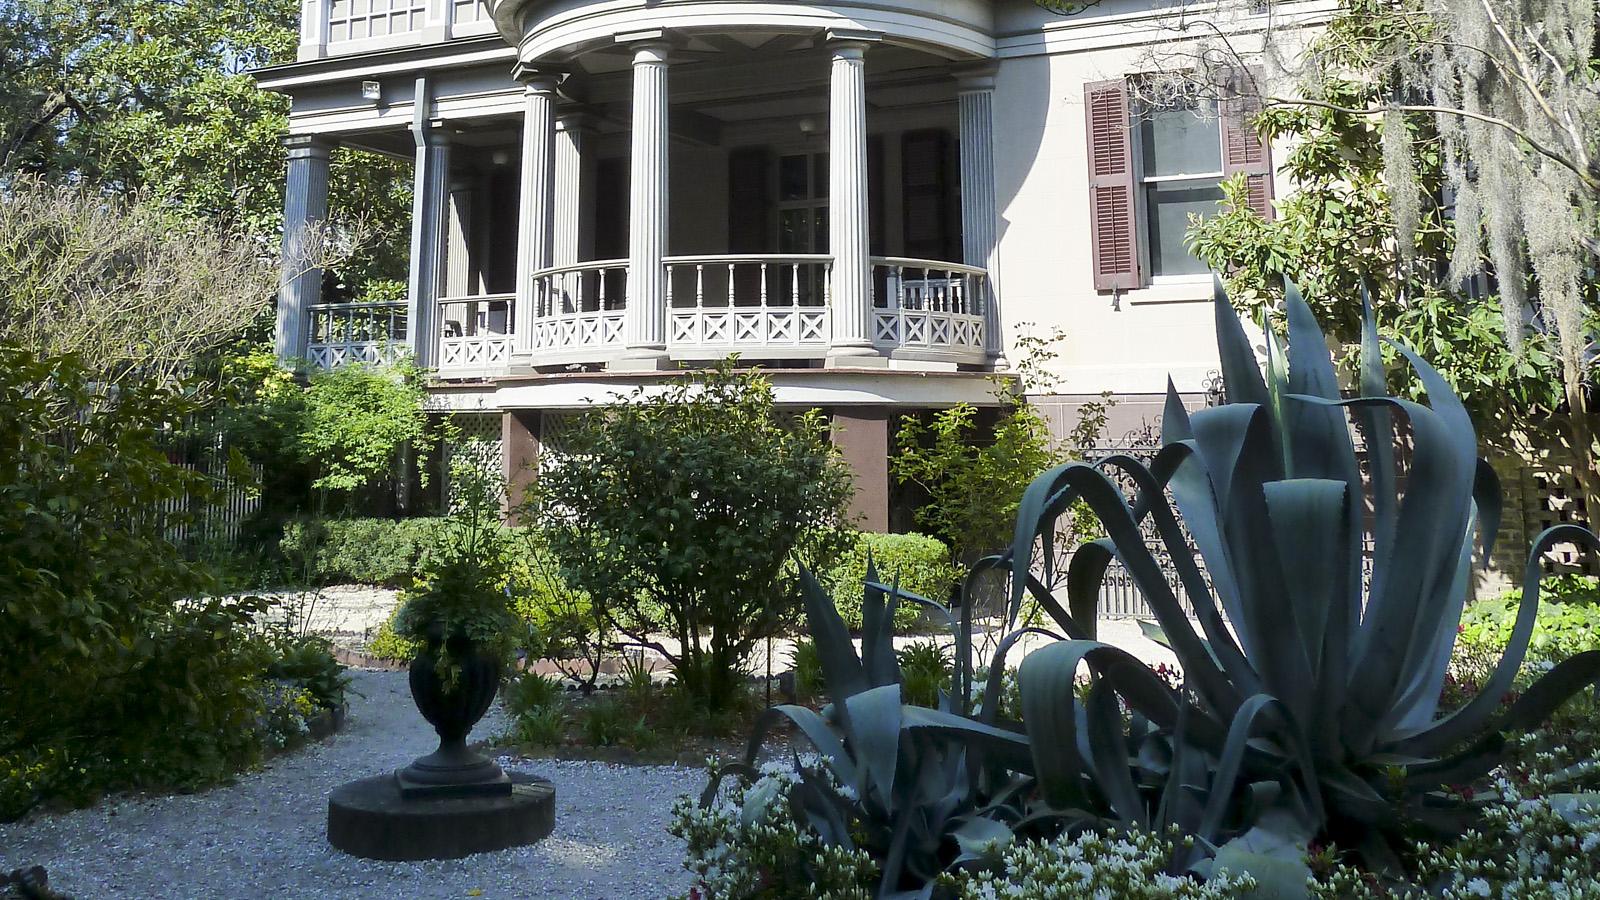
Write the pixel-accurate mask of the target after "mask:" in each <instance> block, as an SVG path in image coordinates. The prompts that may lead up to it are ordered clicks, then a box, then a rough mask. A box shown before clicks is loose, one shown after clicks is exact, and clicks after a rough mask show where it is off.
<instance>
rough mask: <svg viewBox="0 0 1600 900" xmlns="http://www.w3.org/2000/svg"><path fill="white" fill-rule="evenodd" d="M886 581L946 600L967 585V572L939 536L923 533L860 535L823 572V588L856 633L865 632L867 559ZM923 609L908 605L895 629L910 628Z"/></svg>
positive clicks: (900, 611) (897, 615) (898, 614)
mask: <svg viewBox="0 0 1600 900" xmlns="http://www.w3.org/2000/svg"><path fill="white" fill-rule="evenodd" d="M869 556H870V557H871V559H872V561H873V562H875V563H876V564H877V566H878V571H879V572H881V573H883V577H884V578H886V579H887V580H889V581H891V582H893V581H896V580H898V581H899V584H900V587H902V588H904V589H905V590H907V591H910V592H911V593H913V594H921V595H922V596H924V597H934V598H940V599H945V598H949V597H950V594H951V592H952V591H953V590H955V588H956V587H958V586H959V585H960V583H961V571H960V570H959V569H957V568H956V567H955V566H953V565H951V563H950V549H949V548H948V547H946V546H945V545H944V543H942V542H941V541H939V540H938V539H937V538H931V537H927V536H925V535H920V534H872V533H869V532H863V533H861V534H858V535H856V539H855V544H854V545H853V546H851V548H850V549H849V550H847V551H845V553H844V555H843V556H841V557H839V561H838V563H837V564H835V565H834V566H832V567H831V568H829V569H828V570H826V571H825V572H821V573H818V575H817V580H818V581H820V582H822V586H823V588H824V589H825V590H826V591H827V592H828V593H829V594H830V595H831V596H833V597H835V598H837V599H838V601H839V615H841V616H843V617H844V622H845V624H846V625H848V626H849V627H850V629H851V630H853V631H858V630H860V628H861V604H860V602H859V598H860V594H861V590H860V584H861V581H862V579H863V578H865V577H866V574H867V559H868V557H869ZM920 616H921V610H919V609H917V608H916V607H915V606H912V605H910V604H907V605H905V606H903V607H901V608H900V609H898V610H897V611H896V612H895V627H896V628H899V629H906V628H910V627H911V626H912V625H914V624H915V623H916V622H917V620H918V618H919V617H920Z"/></svg>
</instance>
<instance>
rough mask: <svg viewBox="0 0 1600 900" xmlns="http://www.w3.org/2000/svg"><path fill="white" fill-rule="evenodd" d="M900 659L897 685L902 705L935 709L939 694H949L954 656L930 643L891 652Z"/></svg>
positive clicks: (946, 649)
mask: <svg viewBox="0 0 1600 900" xmlns="http://www.w3.org/2000/svg"><path fill="white" fill-rule="evenodd" d="M895 655H896V657H898V658H899V660H900V678H901V682H900V686H901V693H902V695H903V696H904V698H905V702H906V703H909V704H911V705H912V706H923V707H927V708H928V709H938V708H939V692H940V691H943V692H945V693H949V691H950V672H951V669H953V668H954V667H955V655H954V654H953V653H952V652H951V650H950V648H949V647H941V646H939V644H938V643H936V642H934V641H933V640H924V641H917V642H915V643H912V644H907V645H906V646H904V647H902V648H900V649H899V650H898V651H896V653H895Z"/></svg>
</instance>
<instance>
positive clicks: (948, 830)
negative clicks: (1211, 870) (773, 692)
mask: <svg viewBox="0 0 1600 900" xmlns="http://www.w3.org/2000/svg"><path fill="white" fill-rule="evenodd" d="M801 588H802V594H803V596H804V601H805V612H806V617H807V620H808V621H809V623H810V628H811V635H812V639H813V640H814V641H815V643H816V649H817V656H818V662H819V663H820V665H821V668H822V673H823V677H824V680H825V681H826V683H827V685H828V690H829V695H830V699H831V701H832V702H830V703H829V704H828V705H827V706H826V707H824V708H823V709H822V711H821V712H820V713H819V712H817V711H815V710H812V709H810V708H808V707H804V706H794V705H789V706H777V707H773V708H772V709H770V710H768V711H767V712H766V713H765V714H764V715H763V716H762V718H761V719H760V720H758V722H757V725H756V729H755V733H754V734H753V735H752V737H751V739H750V744H749V747H748V749H747V751H746V755H745V759H744V761H743V762H742V763H737V764H733V765H728V766H724V767H722V768H721V769H719V770H718V772H717V774H716V775H715V776H714V777H713V778H712V781H711V783H710V784H709V785H708V786H707V788H706V791H705V794H704V795H703V796H702V805H709V804H710V803H711V802H712V800H713V799H714V797H715V795H716V792H717V789H718V787H719V786H720V784H721V782H722V779H723V778H725V777H727V776H730V775H737V776H740V777H742V778H745V779H746V780H748V781H754V780H755V779H756V775H757V773H756V770H755V767H754V764H755V761H756V758H757V756H758V754H759V752H760V749H761V746H762V743H763V742H764V740H765V737H766V734H767V732H768V731H769V730H770V729H771V728H772V726H773V725H774V724H776V723H777V722H778V721H780V720H784V719H787V720H788V721H789V722H792V723H793V724H794V726H795V727H796V728H797V729H798V730H799V731H800V733H801V734H803V735H804V736H805V738H806V739H807V740H808V741H809V742H810V743H811V744H812V745H813V746H814V747H815V748H816V750H817V752H818V754H819V760H820V765H821V766H825V767H826V768H827V769H828V770H829V771H830V773H831V776H832V777H825V776H824V775H823V774H822V773H821V772H819V771H818V770H817V769H816V768H815V767H813V766H808V765H801V764H800V761H799V760H798V759H796V769H797V770H798V771H799V773H800V776H801V780H800V783H799V784H797V785H795V787H794V788H793V789H792V790H791V792H790V794H789V799H788V802H790V803H792V804H793V805H794V807H795V808H794V812H795V814H796V817H797V818H798V819H799V820H800V821H802V822H806V823H807V824H808V825H809V827H810V828H811V829H812V830H813V831H815V832H816V833H817V835H818V836H819V837H821V838H822V840H823V842H824V844H825V845H830V846H834V845H837V846H842V847H846V848H851V849H854V848H856V847H857V846H861V847H864V848H865V849H867V850H868V851H869V852H870V853H871V854H872V856H873V858H874V859H876V860H877V861H878V863H879V868H880V869H881V870H882V876H883V877H882V883H881V885H880V887H879V893H878V896H880V897H884V898H906V900H909V898H926V897H929V896H931V894H932V891H933V888H934V883H935V879H936V878H937V877H938V875H939V874H940V873H941V872H943V871H946V870H947V869H949V868H950V867H952V866H958V865H965V864H968V863H975V862H977V861H978V860H979V859H980V858H981V857H982V856H983V854H984V851H985V850H986V849H989V848H993V847H994V846H996V845H997V844H1000V845H1003V844H1004V843H1006V842H1009V841H1010V839H1011V837H1012V826H1013V824H1015V823H1017V822H1019V821H1020V820H1021V819H1022V818H1023V817H1024V814H1025V809H1024V800H1025V798H1026V795H1027V793H1028V790H1029V788H1030V787H1031V786H1032V784H1033V780H1032V778H1031V777H1029V776H1027V775H1026V774H1025V772H1026V770H1027V769H1028V768H1029V761H1030V757H1029V755H1028V747H1027V738H1026V736H1024V735H1023V734H1022V733H1021V729H1020V726H1015V725H1013V726H1012V727H1010V728H1007V727H1002V726H997V725H993V724H987V723H984V722H980V721H978V720H977V719H974V718H972V717H969V716H964V715H962V714H961V712H960V711H959V707H960V706H961V704H960V703H959V702H958V700H957V694H955V693H945V692H944V691H942V690H941V691H940V692H939V694H940V697H939V704H938V707H937V708H935V709H929V708H925V707H920V706H912V705H907V704H905V703H904V702H903V698H902V687H901V681H902V676H901V671H900V664H899V661H898V659H897V657H896V654H895V650H894V644H893V637H894V633H893V632H894V618H895V617H894V614H895V609H896V608H897V606H898V604H899V603H900V602H902V601H904V602H914V603H921V604H923V605H925V606H927V607H928V608H930V609H933V610H935V611H936V612H937V613H938V614H940V615H942V616H943V618H944V619H945V621H946V622H947V623H948V624H949V625H950V626H951V628H952V630H954V631H955V633H956V634H957V636H958V645H959V646H958V650H957V655H958V658H960V657H961V654H964V653H966V652H967V648H968V647H970V642H963V641H960V640H959V636H960V635H961V634H963V633H966V634H970V631H971V628H970V626H971V623H970V619H969V618H968V617H967V616H965V615H963V616H962V617H961V618H960V619H958V618H956V617H955V616H953V615H952V614H951V613H950V611H949V610H948V609H947V608H945V607H944V606H942V605H941V604H939V603H936V602H934V601H932V600H929V599H927V598H925V597H921V596H918V595H916V594H911V593H909V592H905V591H901V590H899V588H898V585H895V584H891V585H884V584H882V583H880V582H879V581H878V576H877V571H876V568H875V566H874V565H873V564H872V561H871V560H870V558H869V560H868V564H867V583H866V585H865V588H864V596H863V603H862V630H861V632H862V640H861V652H860V653H859V654H858V653H857V652H856V648H855V645H854V643H853V642H852V641H851V639H850V632H849V630H848V629H847V627H846V626H845V623H844V620H843V619H842V618H841V617H840V616H839V613H838V610H837V607H836V606H835V604H834V602H833V601H832V599H830V598H829V597H828V595H827V593H826V592H825V591H824V590H823V589H822V587H821V586H820V585H819V584H818V583H817V581H816V579H815V578H813V577H812V576H811V574H810V573H809V572H803V573H802V577H801ZM963 624H964V625H965V629H964V631H963ZM964 671H966V672H967V673H968V674H969V677H970V672H971V665H970V661H969V662H968V664H967V665H966V666H965V667H964ZM952 687H956V685H952ZM975 748H982V749H983V750H985V751H986V754H985V756H986V758H988V759H991V760H995V761H997V763H996V765H997V768H999V769H1000V770H1001V771H1002V772H1006V773H1011V774H1007V775H1006V776H1004V777H1003V778H1001V779H999V780H982V781H980V779H979V778H977V777H975V773H974V769H973V768H972V766H973V763H974V758H975V756H976V752H975ZM775 799H776V795H775V794H770V793H769V794H767V795H755V794H752V795H750V796H747V797H746V799H745V805H744V809H743V816H744V821H745V822H747V823H749V822H754V821H759V820H760V818H761V816H763V815H764V814H765V809H766V805H767V804H769V803H771V802H774V801H775Z"/></svg>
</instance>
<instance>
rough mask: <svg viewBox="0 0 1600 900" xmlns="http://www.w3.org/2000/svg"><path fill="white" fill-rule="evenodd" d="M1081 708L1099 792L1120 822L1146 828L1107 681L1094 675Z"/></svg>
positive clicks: (1147, 820)
mask: <svg viewBox="0 0 1600 900" xmlns="http://www.w3.org/2000/svg"><path fill="white" fill-rule="evenodd" d="M1084 712H1085V714H1086V715H1087V718H1088V722H1087V725H1088V728H1087V731H1088V737H1089V747H1090V752H1091V754H1092V756H1091V758H1092V759H1093V760H1094V772H1095V775H1096V779H1095V780H1096V782H1097V783H1098V785H1099V788H1100V791H1101V793H1103V794H1104V795H1105V797H1106V801H1107V802H1108V803H1110V805H1111V810H1112V812H1114V813H1116V815H1117V818H1118V819H1119V820H1120V821H1121V822H1122V824H1123V825H1125V826H1129V827H1133V828H1139V829H1143V830H1146V831H1148V830H1149V828H1150V813H1149V810H1148V809H1146V808H1145V802H1144V797H1143V796H1141V795H1140V794H1139V787H1138V785H1136V784H1134V783H1133V774H1132V772H1131V771H1130V769H1129V756H1128V743H1127V739H1126V735H1124V733H1123V730H1122V729H1123V724H1122V710H1121V709H1120V708H1119V707H1118V704H1117V698H1116V694H1115V693H1114V692H1113V691H1112V688H1111V682H1110V681H1107V680H1106V679H1103V678H1101V679H1097V680H1096V681H1095V683H1094V685H1093V686H1091V687H1090V688H1089V697H1088V702H1087V703H1085V704H1084Z"/></svg>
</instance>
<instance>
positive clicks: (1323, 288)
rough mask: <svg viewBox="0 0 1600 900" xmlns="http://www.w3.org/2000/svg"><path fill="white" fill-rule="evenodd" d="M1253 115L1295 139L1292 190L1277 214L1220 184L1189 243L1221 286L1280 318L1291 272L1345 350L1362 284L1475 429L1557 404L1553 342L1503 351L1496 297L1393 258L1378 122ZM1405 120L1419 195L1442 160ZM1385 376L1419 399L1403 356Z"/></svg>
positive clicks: (1510, 428)
mask: <svg viewBox="0 0 1600 900" xmlns="http://www.w3.org/2000/svg"><path fill="white" fill-rule="evenodd" d="M1352 38H1353V39H1352V40H1351V41H1349V42H1347V43H1344V44H1342V45H1340V46H1342V47H1344V48H1357V47H1372V46H1374V45H1375V43H1374V42H1375V41H1377V40H1379V39H1381V37H1380V36H1379V35H1374V34H1358V35H1353V36H1352ZM1319 90H1320V91H1321V99H1323V100H1326V101H1327V102H1329V103H1332V104H1333V105H1335V106H1341V107H1345V108H1352V109H1362V108H1366V107H1368V106H1369V105H1372V104H1375V103H1378V102H1381V101H1380V99H1379V89H1378V88H1375V87H1373V86H1369V85H1357V84H1352V83H1344V82H1337V81H1329V82H1325V83H1323V84H1322V85H1320V86H1319ZM1255 125H1256V127H1257V128H1258V129H1259V130H1260V132H1261V134H1262V138H1263V140H1273V141H1274V142H1278V141H1280V140H1282V139H1285V138H1292V141H1290V142H1289V146H1290V148H1291V149H1290V150H1289V152H1288V154H1287V156H1286V158H1285V159H1284V160H1282V162H1281V164H1280V170H1281V171H1282V172H1283V173H1284V174H1286V175H1287V176H1289V178H1290V179H1291V180H1292V182H1293V184H1294V189H1293V191H1292V192H1290V193H1288V194H1287V195H1286V196H1285V197H1284V198H1283V199H1281V200H1279V201H1277V204H1276V205H1277V210H1278V214H1277V216H1276V217H1275V218H1274V220H1273V221H1270V222H1268V221H1266V220H1264V219H1262V218H1261V217H1260V216H1259V215H1257V214H1256V213H1254V212H1253V211H1251V209H1250V208H1249V206H1248V204H1246V203H1244V202H1243V200H1244V197H1243V192H1244V191H1245V190H1246V186H1245V182H1244V179H1243V178H1242V177H1235V178H1233V179H1230V180H1229V181H1227V182H1224V184H1223V193H1224V196H1225V200H1226V202H1225V204H1224V208H1223V211H1222V212H1220V213H1218V214H1217V215H1215V216H1210V217H1206V218H1205V219H1203V220H1201V221H1198V222H1196V223H1194V224H1193V226H1192V227H1191V229H1190V232H1189V248H1190V250H1191V252H1193V253H1194V254H1195V255H1196V256H1198V257H1199V258H1201V259H1203V260H1205V261H1206V262H1207V263H1209V264H1210V265H1211V267H1212V268H1213V269H1215V270H1216V271H1218V272H1226V273H1228V274H1227V276H1226V281H1227V286H1228V292H1229V296H1230V297H1231V298H1232V300H1233V302H1234V304H1235V305H1236V306H1237V307H1238V309H1239V310H1240V311H1241V312H1244V313H1245V314H1247V315H1248V316H1249V317H1250V318H1252V319H1258V318H1259V317H1260V316H1261V315H1262V314H1263V313H1268V314H1270V315H1271V316H1272V317H1273V320H1274V322H1275V324H1276V325H1277V326H1279V327H1280V329H1281V326H1282V324H1283V321H1282V315H1281V313H1280V312H1279V310H1281V309H1282V302H1283V296H1284V290H1285V284H1286V283H1287V281H1288V280H1289V279H1290V278H1291V277H1292V278H1293V279H1294V281H1295V283H1296V286H1297V287H1298V288H1299V289H1300V291H1301V292H1302V293H1303V295H1304V297H1305V300H1306V302H1307V303H1308V304H1309V305H1310V306H1311V308H1312V310H1313V311H1314V313H1315V314H1316V317H1317V319H1318V321H1319V322H1321V323H1323V325H1324V327H1325V328H1327V330H1328V331H1329V332H1330V333H1331V334H1332V336H1333V337H1334V338H1335V339H1336V340H1338V341H1340V342H1341V343H1342V344H1344V345H1345V346H1346V347H1347V348H1352V349H1353V347H1354V345H1356V344H1358V343H1359V342H1360V338H1361V298H1362V297H1363V296H1370V298H1371V299H1372V302H1373V306H1374V316H1375V319H1376V322H1377V325H1378V328H1379V330H1380V332H1381V333H1383V334H1384V335H1385V336H1386V337H1393V338H1395V339H1398V340H1399V341H1400V342H1401V343H1403V344H1405V345H1406V346H1408V347H1411V348H1412V349H1414V350H1416V351H1417V352H1419V353H1422V354H1424V355H1425V356H1427V358H1428V359H1429V361H1430V362H1431V363H1432V364H1433V366H1434V367H1435V368H1436V369H1437V370H1438V371H1439V372H1440V374H1441V375H1443V376H1444V378H1445V380H1446V382H1448V383H1449V385H1450V387H1451V389H1452V390H1453V391H1454V392H1455V393H1456V395H1457V396H1459V397H1460V398H1461V400H1462V402H1463V403H1464V404H1466V406H1467V409H1468V410H1469V412H1471V414H1472V417H1473V424H1474V426H1475V427H1476V430H1477V432H1478V433H1479V434H1480V435H1482V436H1483V437H1484V438H1485V439H1486V440H1488V441H1490V442H1491V443H1493V444H1496V445H1497V446H1505V445H1506V444H1507V442H1508V440H1509V439H1510V438H1511V437H1512V432H1514V431H1515V430H1517V429H1521V430H1524V431H1528V432H1530V433H1533V432H1537V431H1538V430H1540V423H1542V422H1543V421H1544V420H1545V419H1546V418H1547V417H1548V416H1550V415H1552V414H1553V413H1554V412H1556V411H1557V409H1558V408H1559V407H1560V406H1561V404H1562V393H1561V382H1560V379H1559V372H1558V370H1557V362H1556V360H1555V358H1554V356H1553V355H1552V352H1551V351H1552V348H1551V347H1549V346H1548V345H1547V341H1546V339H1545V337H1544V335H1543V334H1541V333H1539V332H1533V333H1530V334H1529V335H1528V341H1527V345H1526V347H1525V349H1524V352H1523V353H1521V354H1516V353H1513V352H1512V351H1511V350H1510V349H1508V348H1507V346H1506V343H1505V322H1504V318H1503V316H1502V313H1501V306H1500V304H1499V303H1498V302H1497V301H1496V300H1494V299H1493V298H1490V299H1487V300H1484V301H1472V300H1470V299H1467V298H1464V297H1460V296H1457V295H1456V294H1454V293H1453V292H1451V291H1449V290H1447V288H1446V285H1445V283H1444V280H1445V272H1444V270H1443V267H1442V266H1441V265H1432V264H1426V263H1418V264H1411V265H1407V264H1404V263H1403V261H1402V260H1401V258H1400V253H1399V249H1398V245H1397V243H1396V242H1395V241H1394V240H1393V235H1394V231H1395V221H1394V214H1393V211H1392V209H1391V203H1390V189H1389V186H1388V185H1387V184H1386V183H1385V182H1384V177H1383V176H1384V164H1383V152H1382V147H1381V141H1382V132H1381V129H1380V128H1379V127H1378V125H1377V124H1376V123H1375V122H1374V121H1373V120H1372V119H1371V118H1370V117H1367V116H1358V115H1353V114H1350V113H1346V112H1340V111H1337V110H1330V109H1327V108H1324V107H1313V106H1296V105H1292V104H1291V105H1280V106H1273V107H1271V108H1269V109H1267V110H1266V111H1264V112H1262V113H1260V114H1259V115H1258V116H1257V118H1256V120H1255ZM1409 127H1410V128H1411V129H1412V131H1413V132H1415V137H1416V138H1417V139H1418V141H1417V143H1416V145H1415V152H1414V154H1413V155H1414V157H1415V159H1416V164H1417V167H1418V172H1417V178H1418V185H1419V187H1420V189H1421V191H1422V193H1423V195H1424V196H1429V197H1431V196H1438V194H1439V192H1440V191H1441V190H1442V186H1443V184H1444V171H1443V164H1442V160H1441V154H1440V151H1439V147H1438V144H1437V140H1436V139H1435V138H1434V137H1433V136H1432V132H1431V129H1432V125H1431V118H1429V117H1426V116H1424V115H1422V114H1415V115H1414V116H1412V117H1410V119H1409ZM1449 216H1450V211H1449V210H1448V209H1446V208H1444V207H1442V206H1438V205H1435V204H1431V203H1430V204H1426V205H1425V208H1424V209H1423V216H1422V223H1421V227H1420V229H1419V231H1418V234H1417V255H1418V256H1419V257H1420V259H1422V260H1445V259H1448V258H1449V257H1450V254H1451V250H1452V243H1453V241H1452V237H1451V223H1450V219H1449ZM1402 298H1403V299H1402ZM1346 355H1347V356H1348V353H1347V354H1346ZM1393 358H1394V357H1393V356H1391V360H1393ZM1341 362H1342V364H1345V365H1349V364H1350V363H1351V360H1350V359H1348V358H1346V359H1344V360H1342V361H1341ZM1390 378H1391V379H1392V380H1393V382H1392V385H1391V387H1392V389H1393V390H1395V391H1396V392H1397V393H1398V394H1399V395H1400V396H1404V397H1407V398H1408V399H1412V400H1418V401H1420V400H1422V399H1423V398H1424V396H1425V394H1426V391H1425V389H1424V387H1423V385H1422V383H1421V381H1420V380H1419V379H1417V378H1415V377H1412V376H1411V374H1410V370H1409V368H1408V367H1405V366H1398V367H1392V368H1391V369H1390Z"/></svg>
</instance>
